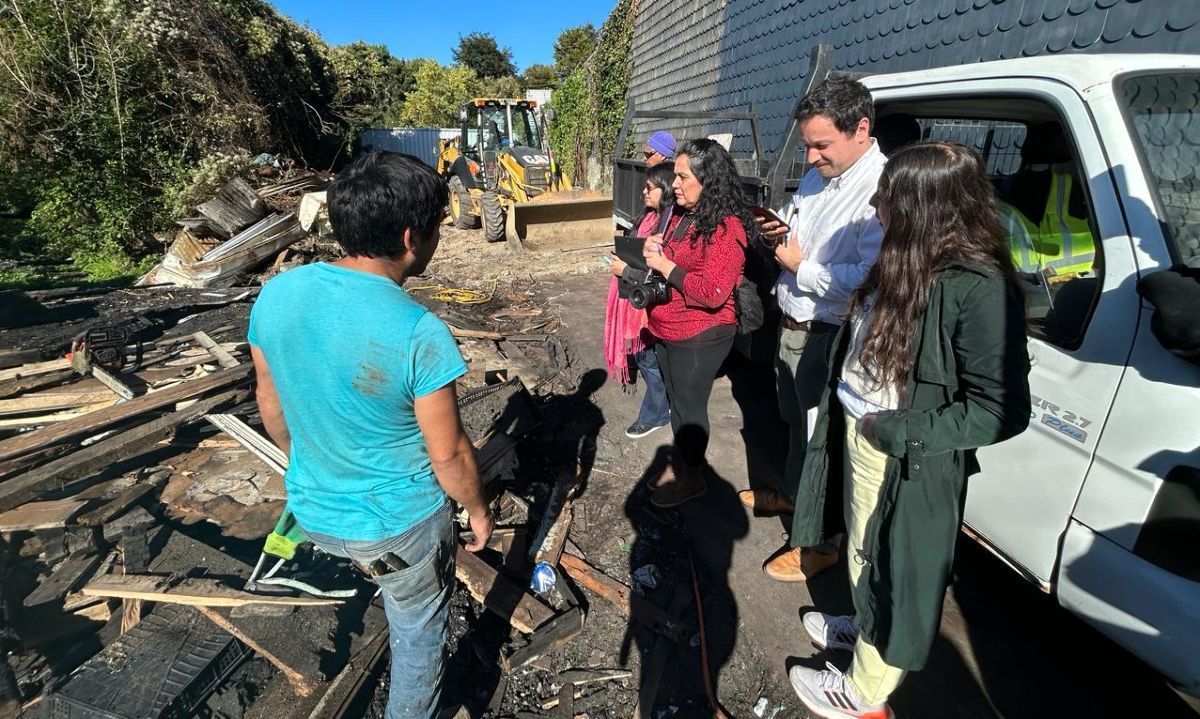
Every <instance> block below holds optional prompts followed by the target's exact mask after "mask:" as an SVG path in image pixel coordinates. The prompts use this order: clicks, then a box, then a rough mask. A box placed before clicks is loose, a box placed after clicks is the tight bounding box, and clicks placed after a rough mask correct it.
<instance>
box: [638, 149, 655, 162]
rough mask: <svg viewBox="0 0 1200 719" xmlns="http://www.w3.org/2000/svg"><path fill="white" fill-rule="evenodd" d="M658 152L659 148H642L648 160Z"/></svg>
mask: <svg viewBox="0 0 1200 719" xmlns="http://www.w3.org/2000/svg"><path fill="white" fill-rule="evenodd" d="M657 154H658V151H657V150H642V157H644V158H646V159H647V160H649V159H650V158H651V157H654V156H655V155H657Z"/></svg>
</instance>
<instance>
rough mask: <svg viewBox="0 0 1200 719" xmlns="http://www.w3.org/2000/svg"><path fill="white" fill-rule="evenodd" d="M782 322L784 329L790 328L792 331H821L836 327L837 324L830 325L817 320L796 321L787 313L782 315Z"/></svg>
mask: <svg viewBox="0 0 1200 719" xmlns="http://www.w3.org/2000/svg"><path fill="white" fill-rule="evenodd" d="M782 324H783V328H784V329H788V330H792V331H793V332H822V331H829V330H832V329H837V325H831V324H829V323H828V322H821V321H819V320H805V321H803V322H797V321H796V320H794V319H792V318H791V317H788V316H787V315H784V316H783V322H782Z"/></svg>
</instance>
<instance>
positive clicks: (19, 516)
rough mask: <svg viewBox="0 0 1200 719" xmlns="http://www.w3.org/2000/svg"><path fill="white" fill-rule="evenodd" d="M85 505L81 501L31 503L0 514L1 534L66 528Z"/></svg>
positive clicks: (61, 500) (58, 500) (55, 500)
mask: <svg viewBox="0 0 1200 719" xmlns="http://www.w3.org/2000/svg"><path fill="white" fill-rule="evenodd" d="M84 504H86V502H84V501H82V500H79V499H52V500H50V501H47V502H30V503H29V504H26V505H25V506H23V507H17V508H16V509H10V510H8V511H7V512H4V513H3V514H0V532H27V531H32V530H35V529H58V528H61V527H65V526H67V522H69V521H70V520H71V517H74V516H75V515H76V514H78V513H79V511H80V510H82V509H83V505H84Z"/></svg>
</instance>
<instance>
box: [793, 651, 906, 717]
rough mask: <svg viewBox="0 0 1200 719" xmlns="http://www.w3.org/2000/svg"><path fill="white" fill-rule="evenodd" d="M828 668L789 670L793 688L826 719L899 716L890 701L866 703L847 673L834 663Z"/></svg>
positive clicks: (808, 705)
mask: <svg viewBox="0 0 1200 719" xmlns="http://www.w3.org/2000/svg"><path fill="white" fill-rule="evenodd" d="M825 666H826V669H824V670H822V669H809V668H808V667H802V666H795V667H792V668H791V669H789V670H788V679H790V680H791V681H792V688H793V689H795V690H796V695H797V696H799V697H800V701H802V702H804V706H806V707H808V710H809V711H811V712H812V713H813V714H815V715H817V716H819V717H823V718H824V719H896V715H895V714H893V713H892V709H891V707H889V706H888V705H887V703H886V702H885V703H883V704H874V705H870V704H864V703H863V701H862V700H861V699H859V698H858V692H856V691H854V687H852V686H850V683H849V682H848V681H846V675H845V674H842V673H841V672H839V671H838V670H837V667H835V666H833V665H832V664H826V665H825Z"/></svg>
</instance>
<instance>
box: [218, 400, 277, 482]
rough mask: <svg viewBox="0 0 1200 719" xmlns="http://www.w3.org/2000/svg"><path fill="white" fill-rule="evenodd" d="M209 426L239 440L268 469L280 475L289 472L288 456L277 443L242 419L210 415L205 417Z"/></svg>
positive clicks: (227, 415) (226, 415) (225, 415)
mask: <svg viewBox="0 0 1200 719" xmlns="http://www.w3.org/2000/svg"><path fill="white" fill-rule="evenodd" d="M205 419H206V420H208V422H209V424H211V425H212V426H214V427H216V428H217V429H219V430H221V431H222V432H224V433H225V434H227V435H229V436H230V437H233V438H234V439H235V440H237V443H238V444H240V445H242V446H243V447H245V448H246V449H248V450H250V452H251V453H253V454H254V456H256V457H258V458H259V459H261V460H262V461H263V462H264V463H265V464H266V465H267V466H268V467H270V468H271V469H273V470H275V472H276V473H278V474H279V475H281V476H282V475H283V474H285V473H286V472H287V466H288V456H287V455H286V454H284V452H283V450H282V449H280V448H279V447H277V446H275V443H274V442H272V441H271V440H269V439H267V438H266V437H264V436H262V435H261V434H259V433H258V432H256V431H255V430H254V428H253V427H251V426H250V425H248V424H246V423H245V421H243V420H242V419H241V418H240V417H235V416H234V415H231V414H210V415H208V416H207V417H205Z"/></svg>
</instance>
